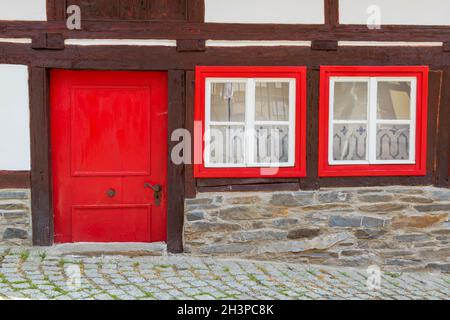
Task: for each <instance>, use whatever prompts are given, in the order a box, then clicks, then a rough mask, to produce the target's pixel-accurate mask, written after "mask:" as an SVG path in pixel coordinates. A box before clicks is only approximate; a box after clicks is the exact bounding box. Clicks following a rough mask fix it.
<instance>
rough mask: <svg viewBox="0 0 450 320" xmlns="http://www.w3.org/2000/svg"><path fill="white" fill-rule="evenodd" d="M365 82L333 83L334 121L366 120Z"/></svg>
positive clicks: (366, 89)
mask: <svg viewBox="0 0 450 320" xmlns="http://www.w3.org/2000/svg"><path fill="white" fill-rule="evenodd" d="M367 92H368V84H367V82H335V84H334V107H333V108H334V120H367V96H368V94H367Z"/></svg>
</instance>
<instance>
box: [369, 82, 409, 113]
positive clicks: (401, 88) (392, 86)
mask: <svg viewBox="0 0 450 320" xmlns="http://www.w3.org/2000/svg"><path fill="white" fill-rule="evenodd" d="M410 103H411V82H409V81H379V82H378V99H377V105H378V108H377V110H378V111H377V116H378V119H390V120H397V119H398V120H409V119H410V118H411V114H410V111H411V110H410Z"/></svg>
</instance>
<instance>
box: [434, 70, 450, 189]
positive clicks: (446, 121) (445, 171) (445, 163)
mask: <svg viewBox="0 0 450 320" xmlns="http://www.w3.org/2000/svg"><path fill="white" fill-rule="evenodd" d="M449 89H450V66H449V67H447V68H446V69H445V70H444V73H443V82H442V89H441V99H440V105H439V110H438V113H437V117H438V119H437V120H438V128H437V148H436V181H435V184H436V186H438V187H450V179H449V169H450V158H449V157H450V90H449Z"/></svg>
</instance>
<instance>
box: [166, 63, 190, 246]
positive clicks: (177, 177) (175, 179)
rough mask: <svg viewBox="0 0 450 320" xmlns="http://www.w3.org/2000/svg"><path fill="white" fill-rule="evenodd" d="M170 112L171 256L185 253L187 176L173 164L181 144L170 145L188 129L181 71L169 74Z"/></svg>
mask: <svg viewBox="0 0 450 320" xmlns="http://www.w3.org/2000/svg"><path fill="white" fill-rule="evenodd" d="M168 81H169V108H168V119H169V120H168V122H169V123H168V139H169V148H168V172H167V175H168V176H167V193H168V195H167V199H169V200H168V201H167V250H168V251H169V252H172V253H181V252H183V224H184V198H185V192H184V188H185V183H184V182H185V176H184V164H180V165H175V164H174V163H173V162H172V160H171V153H172V149H173V147H174V146H175V145H176V144H177V143H178V142H177V141H171V135H172V132H173V131H174V130H176V129H179V128H184V127H185V117H186V116H185V104H184V102H185V73H184V71H182V70H169V77H168Z"/></svg>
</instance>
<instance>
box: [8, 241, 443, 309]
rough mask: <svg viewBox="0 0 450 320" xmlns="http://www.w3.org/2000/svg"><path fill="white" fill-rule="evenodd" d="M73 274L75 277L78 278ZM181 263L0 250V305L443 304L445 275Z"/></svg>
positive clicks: (219, 261)
mask: <svg viewBox="0 0 450 320" xmlns="http://www.w3.org/2000/svg"><path fill="white" fill-rule="evenodd" d="M78 275H80V277H78ZM367 277H368V273H367V272H366V270H365V269H354V268H331V267H322V266H312V265H310V266H305V265H294V264H286V263H268V262H255V261H243V260H231V259H230V260H224V259H209V258H208V259H207V258H192V257H185V256H169V257H164V256H158V257H150V256H146V257H127V256H102V257H88V256H84V257H81V256H78V257H77V256H47V255H46V254H45V253H43V252H39V251H32V252H29V251H27V250H22V251H20V250H15V249H14V250H11V249H0V299H63V300H67V299H99V300H107V299H109V300H111V299H198V300H207V299H448V298H449V296H450V295H449V294H450V275H449V274H438V273H436V274H434V273H402V274H400V273H386V272H384V273H383V274H382V279H381V289H378V290H368V287H367Z"/></svg>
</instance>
